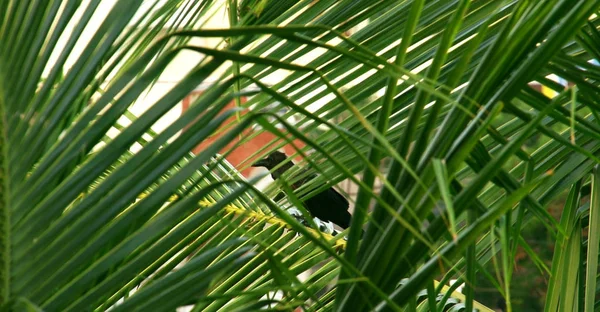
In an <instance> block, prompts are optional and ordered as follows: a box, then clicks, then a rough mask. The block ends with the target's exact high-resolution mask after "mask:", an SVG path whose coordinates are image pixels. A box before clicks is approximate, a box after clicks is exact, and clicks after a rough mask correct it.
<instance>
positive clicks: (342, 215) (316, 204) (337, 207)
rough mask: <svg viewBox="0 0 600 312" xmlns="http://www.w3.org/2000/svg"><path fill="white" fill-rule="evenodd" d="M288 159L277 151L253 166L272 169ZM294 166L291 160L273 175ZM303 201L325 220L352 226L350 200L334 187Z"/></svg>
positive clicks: (308, 178) (308, 208)
mask: <svg viewBox="0 0 600 312" xmlns="http://www.w3.org/2000/svg"><path fill="white" fill-rule="evenodd" d="M286 159H287V156H286V155H285V154H284V153H281V152H277V151H275V152H273V153H271V154H270V155H269V156H268V157H267V158H265V159H261V160H259V161H257V162H256V163H254V164H253V165H252V166H254V167H266V168H267V169H269V170H271V169H273V168H275V167H276V166H277V165H278V164H280V163H281V162H283V161H285V160H286ZM293 166H294V163H293V162H292V161H291V160H290V161H288V162H286V163H284V164H282V165H281V166H280V167H279V168H277V169H275V170H274V171H272V173H271V176H272V177H273V179H274V180H276V179H278V178H279V177H280V176H281V175H282V174H283V173H284V172H286V171H287V170H288V169H290V168H292V167H293ZM313 178H315V176H314V175H313V176H309V177H307V178H305V179H302V180H301V181H299V182H297V183H294V185H292V188H294V189H296V188H299V187H300V186H302V185H304V183H306V182H308V181H310V180H312V179H313ZM278 197H279V196H277V197H276V198H275V199H276V200H277V199H278ZM302 203H303V204H304V206H305V207H306V209H307V210H308V211H309V212H310V213H311V214H312V215H313V216H315V217H317V218H319V219H321V220H323V221H331V222H333V223H335V224H337V225H339V226H340V227H342V228H344V229H346V228H348V227H349V226H350V220H351V218H352V215H351V214H350V212H348V207H349V205H348V200H346V198H344V196H342V194H340V193H338V192H337V191H336V190H334V189H333V187H330V188H328V189H326V190H324V191H321V192H319V193H318V194H316V195H314V196H312V197H310V198H308V199H306V200H304V201H303V202H302Z"/></svg>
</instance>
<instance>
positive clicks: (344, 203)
mask: <svg viewBox="0 0 600 312" xmlns="http://www.w3.org/2000/svg"><path fill="white" fill-rule="evenodd" d="M329 192H330V193H331V197H332V199H333V200H334V201H335V202H336V203H337V205H339V207H344V208H345V209H346V210H348V208H349V207H350V204H349V203H348V200H347V199H346V197H344V196H343V195H342V194H340V193H338V191H336V190H335V189H334V188H333V187H331V188H329Z"/></svg>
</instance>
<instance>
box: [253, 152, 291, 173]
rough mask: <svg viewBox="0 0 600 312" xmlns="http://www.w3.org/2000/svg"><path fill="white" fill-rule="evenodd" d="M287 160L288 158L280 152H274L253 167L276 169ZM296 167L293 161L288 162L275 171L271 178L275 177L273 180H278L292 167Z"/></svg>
mask: <svg viewBox="0 0 600 312" xmlns="http://www.w3.org/2000/svg"><path fill="white" fill-rule="evenodd" d="M286 159H287V156H286V155H285V154H284V153H282V152H279V151H274V152H273V153H271V154H269V156H267V158H264V159H261V160H259V161H257V162H255V163H253V164H252V167H265V168H267V169H269V170H271V169H273V168H275V167H276V166H277V165H279V164H280V163H282V162H284V161H285V160H286ZM293 165H294V163H293V162H292V161H288V162H286V163H284V164H283V165H281V166H280V167H279V168H277V169H275V171H273V172H272V174H271V176H272V177H273V179H277V178H279V177H280V176H281V175H282V174H283V173H284V172H286V171H287V170H288V169H290V168H291V167H292V166H293Z"/></svg>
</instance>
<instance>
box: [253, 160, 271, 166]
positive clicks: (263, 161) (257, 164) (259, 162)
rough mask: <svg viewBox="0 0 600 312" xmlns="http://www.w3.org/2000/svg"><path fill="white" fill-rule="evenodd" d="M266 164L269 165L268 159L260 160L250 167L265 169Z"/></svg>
mask: <svg viewBox="0 0 600 312" xmlns="http://www.w3.org/2000/svg"><path fill="white" fill-rule="evenodd" d="M267 164H269V160H268V159H261V160H259V161H257V162H255V163H253V164H252V167H266V166H267Z"/></svg>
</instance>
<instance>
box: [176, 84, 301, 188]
mask: <svg viewBox="0 0 600 312" xmlns="http://www.w3.org/2000/svg"><path fill="white" fill-rule="evenodd" d="M200 94H202V91H194V92H192V93H191V94H190V95H188V96H187V97H186V98H184V99H183V101H182V112H185V111H186V110H187V109H188V108H189V106H190V104H191V103H192V101H193V100H194V99H195V98H197V97H198V96H199V95H200ZM241 100H242V103H245V102H246V98H245V97H244V98H242V99H241ZM234 107H235V102H234V101H231V102H230V103H229V104H227V105H226V106H225V108H224V111H225V110H228V109H231V108H234ZM245 113H246V112H244V111H242V112H241V114H242V115H244V114H245ZM231 123H237V120H236V117H235V116H233V117H231V118H229V119H228V120H226V121H225V122H224V123H223V126H222V127H226V126H227V125H230V124H231ZM222 127H221V128H222ZM229 129H231V128H229ZM217 132H219V131H218V130H217ZM252 133H253V130H252V129H246V130H245V131H244V133H243V134H242V137H247V136H249V135H250V134H252ZM222 134H223V133H218V134H217V135H213V136H211V137H209V138H208V139H206V140H205V141H203V142H202V143H200V144H199V145H198V146H196V147H195V148H194V149H193V152H194V153H198V152H200V151H202V150H203V149H204V148H205V147H206V146H209V145H210V144H212V143H213V142H214V141H216V140H217V139H218V138H219V136H220V135H222ZM275 139H277V136H275V135H274V134H272V133H270V132H268V131H262V132H261V133H259V134H258V135H257V136H256V137H254V138H252V139H251V140H249V141H247V142H245V143H244V144H243V145H242V146H238V147H236V148H235V149H234V150H233V151H230V153H229V154H227V156H226V157H225V158H226V159H227V161H229V163H231V165H233V166H234V167H236V168H237V169H238V170H240V172H241V173H242V175H243V176H245V177H247V178H248V177H251V176H252V175H253V171H254V169H255V168H253V167H250V163H251V162H253V161H255V160H257V159H258V157H254V158H253V159H249V160H247V159H248V158H249V157H250V155H252V154H254V153H255V152H256V151H258V150H260V149H261V148H262V147H263V146H265V145H267V144H268V143H269V142H271V141H273V140H275ZM239 140H240V137H239V136H238V137H236V138H235V139H234V140H233V141H231V142H230V143H229V144H227V146H225V147H224V148H223V149H222V150H221V151H220V152H219V153H220V154H223V155H225V153H226V152H227V151H229V150H230V149H231V148H233V147H234V146H235V145H236V144H237V143H238V142H239ZM294 145H295V146H296V147H298V148H302V147H304V146H305V144H304V143H303V142H302V141H299V140H294ZM283 151H284V152H285V153H286V154H287V155H291V154H293V153H294V152H295V149H294V147H293V146H292V145H290V144H287V145H285V146H284V147H283ZM263 156H264V155H263ZM299 159H300V158H297V160H299ZM244 160H247V161H246V162H244Z"/></svg>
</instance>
